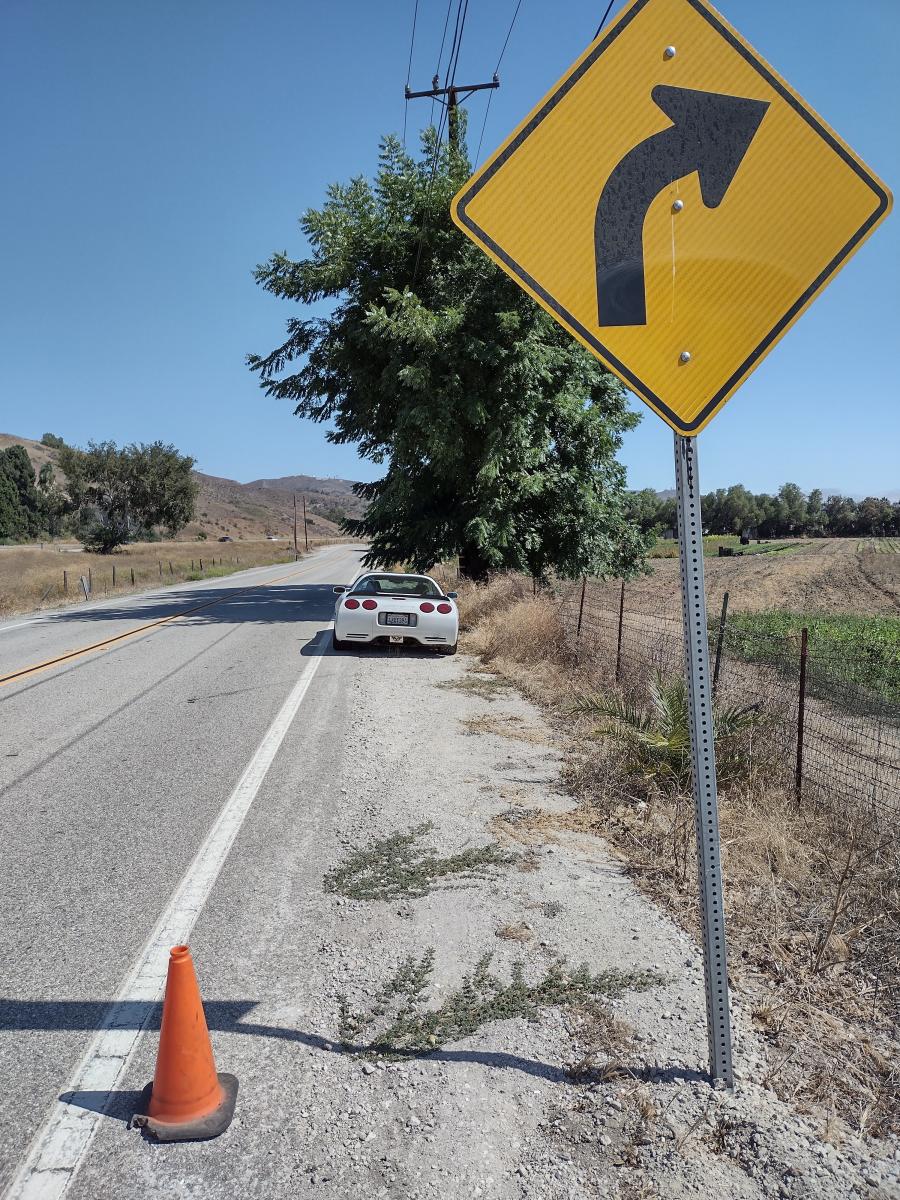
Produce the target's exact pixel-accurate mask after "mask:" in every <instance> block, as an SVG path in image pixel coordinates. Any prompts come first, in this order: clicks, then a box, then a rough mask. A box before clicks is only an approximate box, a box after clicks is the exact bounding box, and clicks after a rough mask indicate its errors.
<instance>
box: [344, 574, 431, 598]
mask: <svg viewBox="0 0 900 1200" xmlns="http://www.w3.org/2000/svg"><path fill="white" fill-rule="evenodd" d="M353 594H354V595H355V596H431V597H437V596H442V595H443V592H442V591H441V589H440V588H439V587H438V586H437V584H435V583H433V582H432V581H431V580H430V579H423V577H422V576H421V575H366V576H365V577H364V578H363V579H360V581H359V583H356V584H354V586H353Z"/></svg>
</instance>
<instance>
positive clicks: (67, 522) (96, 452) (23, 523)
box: [0, 433, 198, 553]
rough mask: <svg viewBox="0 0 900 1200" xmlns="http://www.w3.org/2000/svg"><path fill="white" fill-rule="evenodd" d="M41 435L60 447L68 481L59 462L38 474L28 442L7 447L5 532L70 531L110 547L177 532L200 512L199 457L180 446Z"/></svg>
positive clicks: (0, 535)
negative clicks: (81, 444)
mask: <svg viewBox="0 0 900 1200" xmlns="http://www.w3.org/2000/svg"><path fill="white" fill-rule="evenodd" d="M41 442H42V444H43V445H45V446H48V447H50V448H51V449H54V450H56V451H57V462H58V466H59V470H60V471H61V472H62V474H63V476H64V482H63V483H62V484H61V483H60V481H59V480H58V479H57V476H56V471H55V469H54V466H53V463H51V462H47V463H44V465H43V466H42V467H41V469H40V472H39V473H37V474H35V470H34V466H33V465H32V462H31V459H30V458H29V457H28V452H27V450H26V449H25V447H24V446H10V447H9V448H8V449H6V450H3V451H0V539H3V540H6V541H33V540H35V539H36V538H38V537H40V536H41V535H42V534H43V535H47V536H50V537H56V536H59V535H60V534H62V533H67V534H71V535H72V536H74V537H77V538H78V539H79V540H80V541H82V542H83V543H84V545H85V546H86V547H87V549H89V550H97V551H99V552H101V553H109V552H110V551H112V550H114V549H115V548H116V547H117V546H120V545H122V544H124V543H126V542H133V541H147V540H155V539H157V538H158V537H160V536H161V535H163V536H169V537H174V535H175V534H176V533H178V531H179V530H181V529H183V528H184V526H185V525H186V524H187V523H188V522H189V521H190V520H191V519H192V517H193V515H194V506H195V503H196V498H197V491H198V485H197V483H196V481H195V480H194V478H193V475H192V470H191V469H192V467H193V465H194V461H195V460H194V459H193V458H191V457H190V456H188V455H183V454H180V453H179V452H178V450H176V448H175V447H174V446H167V445H165V444H164V443H163V442H153V443H151V444H149V445H147V444H143V443H142V444H140V445H130V446H122V447H121V448H120V447H118V446H116V444H115V442H89V443H88V445H87V449H85V450H81V449H78V448H76V447H75V446H68V445H66V443H65V442H64V441H63V439H62V438H60V437H57V436H56V435H55V434H52V433H45V434H44V436H43V437H42V438H41Z"/></svg>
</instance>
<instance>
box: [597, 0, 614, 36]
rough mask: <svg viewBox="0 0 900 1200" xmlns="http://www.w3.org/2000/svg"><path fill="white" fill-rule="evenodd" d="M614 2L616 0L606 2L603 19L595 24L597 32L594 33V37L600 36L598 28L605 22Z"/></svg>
mask: <svg viewBox="0 0 900 1200" xmlns="http://www.w3.org/2000/svg"><path fill="white" fill-rule="evenodd" d="M615 2H616V0H609V4H607V6H606V12H605V13H604V14H603V20H602V21H601V22H600V24H599V25H598V26H597V32H596V33H595V34H594V37H595V38H596V37H599V36H600V30H601V29H602V28H603V26H604V25H605V24H606V18H607V17H608V16H609V14H610V13H611V12H612V6H613V5H614V4H615Z"/></svg>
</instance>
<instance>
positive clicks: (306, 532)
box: [303, 492, 309, 553]
mask: <svg viewBox="0 0 900 1200" xmlns="http://www.w3.org/2000/svg"><path fill="white" fill-rule="evenodd" d="M303 541H304V544H305V545H306V550H307V553H309V529H308V528H307V525H306V492H304V493H303Z"/></svg>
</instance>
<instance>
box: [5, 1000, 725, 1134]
mask: <svg viewBox="0 0 900 1200" xmlns="http://www.w3.org/2000/svg"><path fill="white" fill-rule="evenodd" d="M256 1007H257V1001H255V1000H207V1001H206V1002H205V1003H204V1005H203V1008H204V1011H205V1012H206V1023H207V1025H208V1026H209V1028H210V1029H211V1030H214V1031H216V1032H220V1033H236V1034H247V1035H249V1036H251V1037H263V1038H272V1039H273V1040H275V1041H285V1042H298V1043H300V1044H301V1045H303V1046H308V1047H310V1049H313V1050H321V1051H324V1052H326V1053H329V1054H340V1055H346V1054H366V1053H369V1054H371V1053H372V1050H373V1047H371V1046H345V1045H343V1044H342V1043H340V1042H335V1041H332V1040H331V1039H329V1038H325V1037H322V1036H321V1035H319V1034H317V1033H306V1032H304V1031H303V1030H302V1029H286V1028H285V1027H284V1026H281V1025H262V1024H256V1023H254V1022H252V1021H245V1020H243V1018H244V1017H245V1016H246V1015H248V1014H249V1013H250V1012H252V1011H253V1009H254V1008H256ZM161 1016H162V1005H161V1004H159V1003H155V1004H150V1003H147V1002H145V1001H123V1002H121V1003H117V1004H105V1003H104V1002H103V1001H102V1000H59V1001H54V1000H2V999H0V1032H2V1031H4V1030H22V1029H28V1030H37V1031H41V1030H46V1031H54V1032H58V1031H60V1030H84V1031H86V1032H91V1033H93V1032H96V1031H97V1030H100V1029H136V1030H142V1031H144V1032H150V1033H152V1032H155V1031H158V1030H159V1026H160V1019H161ZM393 1058H394V1061H395V1062H396V1061H405V1060H416V1061H421V1062H440V1063H451V1064H452V1063H478V1064H480V1065H481V1066H484V1067H489V1068H492V1069H494V1070H503V1071H521V1072H522V1073H523V1074H525V1075H531V1076H533V1077H535V1078H537V1079H546V1080H549V1081H551V1082H554V1083H564V1082H566V1081H567V1080H568V1078H569V1077H568V1075H567V1074H566V1072H565V1070H564V1069H563V1068H562V1067H560V1066H558V1065H556V1064H552V1063H543V1062H537V1061H535V1060H534V1059H530V1058H523V1057H522V1056H521V1055H518V1054H506V1053H504V1052H502V1051H491V1050H431V1051H428V1052H421V1051H409V1052H408V1053H397V1052H394V1054H393ZM628 1075H629V1077H630V1078H633V1079H635V1080H645V1081H647V1082H671V1081H673V1080H685V1081H691V1082H693V1081H698V1082H708V1081H709V1078H708V1076H707V1075H704V1074H702V1073H701V1072H699V1071H696V1070H694V1069H693V1068H691V1067H665V1068H659V1067H652V1066H644V1067H636V1068H632V1069H629V1071H628ZM140 1095H141V1093H140V1092H136V1091H124V1090H123V1091H118V1092H105V1091H81V1092H63V1093H62V1094H61V1095H60V1097H59V1099H60V1100H61V1101H62V1102H63V1103H65V1104H74V1105H75V1106H77V1107H78V1108H84V1109H88V1110H89V1111H91V1112H97V1113H101V1114H102V1115H103V1116H106V1117H110V1118H111V1119H112V1120H120V1121H123V1122H127V1121H129V1120H130V1119H131V1116H132V1115H133V1113H134V1112H135V1107H136V1105H137V1102H138V1098H139V1097H140Z"/></svg>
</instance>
